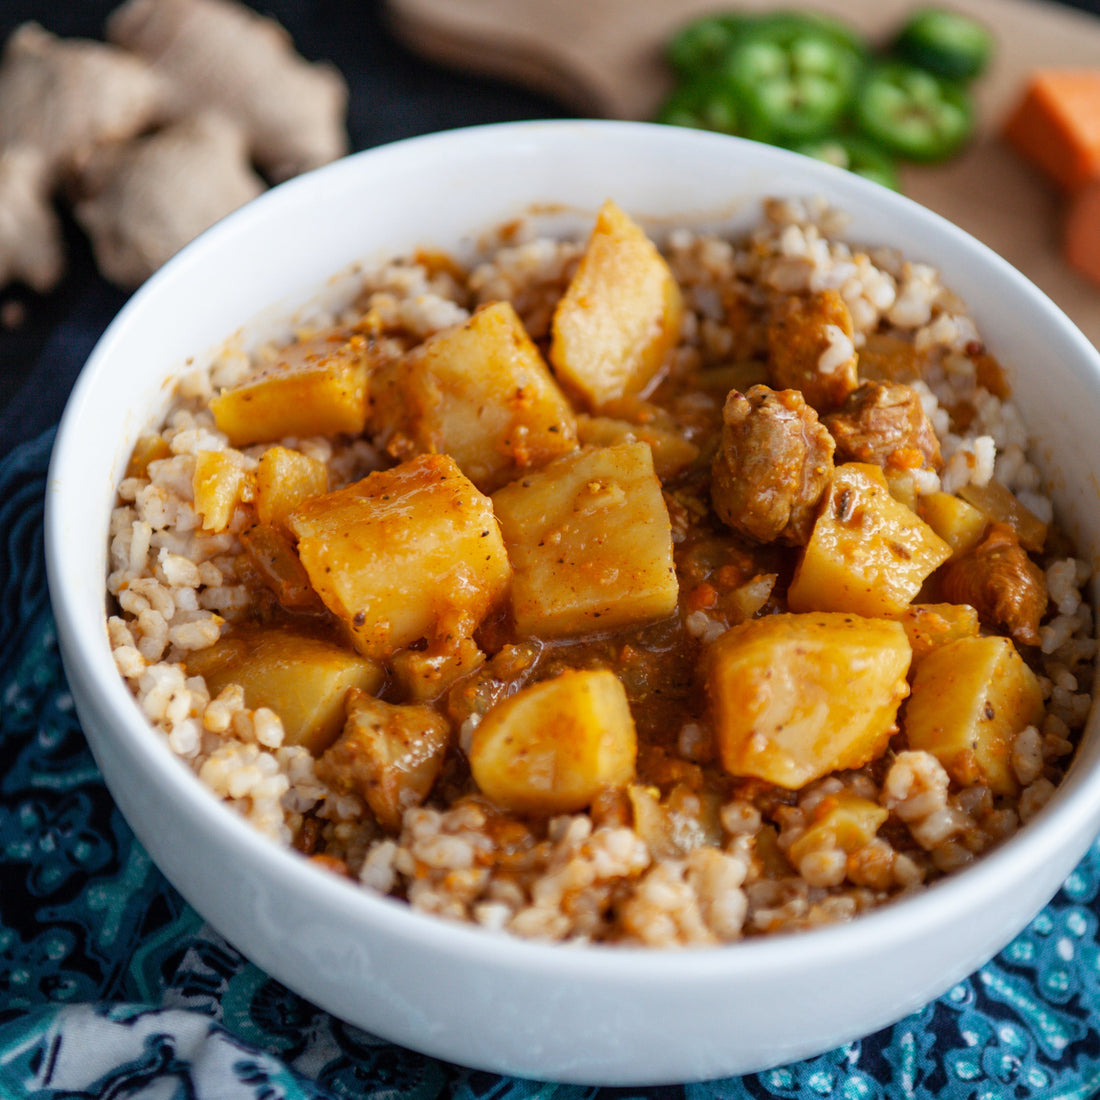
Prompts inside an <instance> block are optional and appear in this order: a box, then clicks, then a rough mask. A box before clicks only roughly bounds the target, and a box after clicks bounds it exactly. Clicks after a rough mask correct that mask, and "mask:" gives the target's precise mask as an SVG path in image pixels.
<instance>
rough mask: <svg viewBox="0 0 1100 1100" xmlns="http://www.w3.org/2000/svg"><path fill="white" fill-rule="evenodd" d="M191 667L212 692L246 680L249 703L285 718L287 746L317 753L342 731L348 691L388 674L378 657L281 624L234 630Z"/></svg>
mask: <svg viewBox="0 0 1100 1100" xmlns="http://www.w3.org/2000/svg"><path fill="white" fill-rule="evenodd" d="M187 669H188V672H190V673H191V674H192V675H199V676H202V677H204V678H205V680H206V685H207V687H208V688H209V689H210V693H211V694H212V695H217V694H219V693H220V692H221V691H223V690H224V689H225V688H226V687H227V686H228V685H229V684H240V686H241V687H242V688H244V698H245V703H246V704H247V705H248V706H249V707H253V708H256V707H268V708H270V709H271V710H273V711H275V713H276V714H278V715H279V717H280V718H282V720H283V730H284V738H283V744H284V745H304V746H305V747H306V748H307V749H309V751H310V752H311V753H313V755H314V756H319V755H320V754H321V753H322V752H324V751H325V749H327V748H328V746H329V745H331V744H332V742H333V741H334V740H335V739H336V738H337V737H338V736H339V734H340V729H341V727H342V726H343V724H344V718H345V713H344V699H345V696H346V695H347V693H348V691H349V690H350V689H352V688H359V689H361V690H363V691H377V690H378V688H380V687H381V686H382V681H383V679H384V678H385V672H384V671H383V669H382V666H381V665H379V664H378V663H377V662H376V661H369V660H367V659H366V658H365V657H360V656H359V655H358V654H357V653H353V652H351V651H350V650H347V649H345V648H343V647H342V646H338V645H335V644H334V643H332V642H328V641H325V640H324V639H321V638H315V637H312V636H311V635H308V634H300V633H298V632H296V631H293V630H290V629H283V628H277V627H270V628H267V629H262V630H256V631H247V632H242V633H239V634H234V635H230V636H229V637H228V638H224V639H222V640H221V641H219V642H216V643H215V644H214V645H212V646H211V647H210V648H209V649H204V650H199V651H198V652H196V653H192V654H191V655H190V656H189V657H188V659H187Z"/></svg>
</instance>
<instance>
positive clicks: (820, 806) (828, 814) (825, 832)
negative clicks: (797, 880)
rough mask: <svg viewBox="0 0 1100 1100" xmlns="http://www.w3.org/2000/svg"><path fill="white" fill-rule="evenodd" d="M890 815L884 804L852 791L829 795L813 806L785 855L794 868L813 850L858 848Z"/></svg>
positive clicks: (873, 834) (869, 841)
mask: <svg viewBox="0 0 1100 1100" xmlns="http://www.w3.org/2000/svg"><path fill="white" fill-rule="evenodd" d="M889 816H890V812H889V810H887V809H886V808H885V807H883V806H880V805H879V804H878V803H877V802H871V801H870V800H869V799H866V798H860V797H859V796H858V795H855V794H852V792H851V791H837V793H836V794H828V795H826V796H825V797H824V798H823V799H821V801H820V802H818V803H817V805H816V806H814V808H813V811H812V812H811V815H810V822H809V824H808V825H807V826H806V831H805V832H804V833H803V834H802V835H801V836H800V837H799V838H798V839H797V840H796V841H795V842H794V843H793V844H792V845H791V846H790V848H789V849H788V850H787V856H788V858H789V859H790V860H791V862H792V863H793V864H794V865H795V866H796V867H797V866H798V865H799V864H800V863H801V862H802V860H803V859H804V858H805V857H806V856H808V855H810V854H811V853H813V852H815V851H821V850H827V849H830V848H839V849H840V850H841V851H842V852H855V851H858V850H859V849H860V848H864V847H866V846H867V845H868V844H870V843H871V841H872V840H874V838H875V834H876V833H877V832H878V831H879V828H880V827H881V825H882V824H883V822H885V821H886V819H887V818H888V817H889Z"/></svg>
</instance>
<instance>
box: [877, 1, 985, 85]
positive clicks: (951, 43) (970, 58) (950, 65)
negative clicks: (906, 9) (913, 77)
mask: <svg viewBox="0 0 1100 1100" xmlns="http://www.w3.org/2000/svg"><path fill="white" fill-rule="evenodd" d="M894 50H895V52H896V53H897V54H898V55H899V56H900V57H903V58H905V60H907V61H911V62H912V63H913V64H914V65H919V66H920V67H921V68H922V69H927V70H928V71H929V72H932V73H937V74H938V75H939V76H946V77H949V78H950V79H952V80H973V79H974V78H975V77H976V76H978V75H980V74H981V73H982V72H983V71H984V70H985V68H986V66H987V65H988V64H989V59H990V57H991V56H992V54H993V35H992V34H991V33H990V31H989V28H988V27H986V26H985V25H984V24H982V23H979V22H978V21H977V20H976V19H971V18H970V17H969V16H967V15H963V14H962V13H961V12H956V11H948V10H946V9H944V8H921V9H920V10H918V11H916V12H914V13H913V14H912V15H911V16H910V17H909V19H908V20H907V21H906V22H905V25H904V26H903V27H902V28H901V30H900V31H899V32H898V35H897V37H896V39H895V40H894Z"/></svg>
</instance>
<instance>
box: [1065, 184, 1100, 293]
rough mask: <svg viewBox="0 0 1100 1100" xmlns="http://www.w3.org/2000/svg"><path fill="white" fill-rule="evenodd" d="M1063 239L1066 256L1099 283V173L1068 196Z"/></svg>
mask: <svg viewBox="0 0 1100 1100" xmlns="http://www.w3.org/2000/svg"><path fill="white" fill-rule="evenodd" d="M1063 240H1064V252H1065V257H1066V259H1067V260H1069V262H1070V263H1071V264H1072V265H1073V266H1074V267H1075V268H1077V270H1078V271H1080V272H1081V273H1082V274H1083V275H1087V276H1088V277H1089V278H1090V279H1094V280H1095V281H1096V282H1098V283H1100V176H1098V177H1097V178H1096V179H1094V180H1093V181H1092V182H1091V183H1087V184H1085V186H1084V187H1082V188H1080V189H1079V190H1078V191H1077V192H1076V193H1075V194H1074V196H1073V198H1072V199H1071V200H1070V206H1069V212H1068V214H1067V216H1066V225H1065V237H1064V238H1063Z"/></svg>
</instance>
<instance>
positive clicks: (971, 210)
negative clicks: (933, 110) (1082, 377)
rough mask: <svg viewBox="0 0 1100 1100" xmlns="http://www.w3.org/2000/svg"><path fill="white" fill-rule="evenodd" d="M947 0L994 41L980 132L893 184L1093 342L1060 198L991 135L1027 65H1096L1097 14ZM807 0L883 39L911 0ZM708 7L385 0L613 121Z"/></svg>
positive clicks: (474, 67) (452, 42)
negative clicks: (1036, 291)
mask: <svg viewBox="0 0 1100 1100" xmlns="http://www.w3.org/2000/svg"><path fill="white" fill-rule="evenodd" d="M951 4H952V6H953V7H954V8H955V9H957V10H959V11H962V12H967V13H969V14H971V15H973V16H975V17H977V18H978V19H981V20H982V21H983V22H984V23H986V24H987V25H988V26H989V27H990V29H991V30H992V31H993V32H994V34H995V36H996V39H997V50H996V56H995V60H994V62H993V65H992V66H991V68H990V71H989V72H988V73H987V74H986V75H985V76H983V77H982V79H981V80H980V81H979V83H978V85H977V89H976V95H977V98H978V102H979V110H980V118H981V130H980V133H979V135H978V138H977V140H976V141H975V142H974V143H973V145H972V146H970V148H969V149H968V150H967V151H966V152H965V153H964V154H962V155H961V156H959V157H958V158H956V159H955V160H953V161H952V162H950V163H949V164H947V165H944V166H939V167H935V168H925V167H921V168H916V167H913V168H910V167H906V168H905V169H904V171H903V187H904V190H905V193H906V194H907V195H909V196H910V197H912V198H914V199H916V200H917V201H918V202H921V203H923V204H924V205H925V206H928V207H930V208H931V209H933V210H935V211H937V212H938V213H940V214H943V215H944V216H945V217H947V218H949V219H950V220H951V221H953V222H955V223H956V224H957V225H960V226H962V228H964V229H966V230H967V231H969V232H970V233H972V234H973V235H974V236H975V237H977V238H979V239H980V240H982V241H984V242H985V243H986V244H988V245H989V246H990V247H992V248H993V249H995V250H996V251H997V252H999V253H1000V254H1001V255H1002V256H1004V257H1005V258H1006V259H1007V260H1009V261H1010V262H1011V263H1012V264H1014V265H1015V266H1016V267H1018V268H1019V269H1020V270H1021V271H1022V272H1024V274H1025V275H1027V276H1028V277H1029V278H1030V279H1031V280H1032V281H1033V282H1035V283H1037V284H1038V285H1039V286H1040V287H1042V289H1043V290H1045V291H1046V292H1047V294H1049V295H1050V297H1051V298H1053V299H1054V301H1055V302H1057V303H1058V305H1060V306H1061V307H1062V309H1064V310H1065V311H1066V312H1067V313H1068V314H1069V315H1070V316H1071V317H1072V318H1073V319H1074V321H1076V322H1077V324H1078V325H1079V326H1080V327H1081V328H1082V329H1083V330H1084V332H1085V333H1086V335H1087V336H1088V337H1089V338H1090V339H1091V340H1092V341H1093V343H1094V344H1096V345H1097V346H1098V347H1100V286H1097V285H1096V284H1095V283H1092V282H1090V281H1088V280H1086V279H1085V278H1083V277H1082V276H1080V275H1078V274H1076V273H1075V272H1074V271H1073V270H1072V269H1071V268H1069V267H1068V266H1067V265H1066V264H1065V263H1064V262H1063V260H1062V258H1061V252H1060V249H1061V232H1062V219H1063V216H1064V202H1063V199H1062V196H1061V195H1059V194H1058V192H1057V191H1056V190H1055V189H1054V188H1053V187H1052V186H1051V185H1050V184H1048V183H1047V182H1046V180H1044V179H1043V178H1041V177H1040V176H1039V175H1038V174H1037V173H1036V172H1035V171H1034V170H1033V169H1032V168H1031V167H1030V166H1029V165H1027V164H1026V163H1024V162H1023V161H1022V160H1021V159H1020V158H1019V157H1018V156H1017V155H1016V154H1015V153H1014V152H1013V151H1012V150H1011V149H1009V148H1007V147H1006V146H1005V145H1004V144H1003V143H1002V142H1001V141H1000V139H999V138H998V131H999V128H1000V126H1001V124H1002V122H1003V120H1004V118H1005V117H1006V115H1007V113H1008V111H1009V110H1010V109H1011V107H1012V106H1013V105H1014V104H1015V102H1016V101H1017V99H1018V97H1019V95H1020V93H1021V90H1022V88H1023V85H1024V82H1025V80H1026V78H1027V75H1028V73H1029V72H1030V70H1032V69H1033V68H1036V67H1039V66H1044V65H1063V66H1073V65H1077V66H1090V67H1095V66H1100V19H1098V18H1096V17H1094V16H1091V15H1088V14H1086V13H1084V12H1079V11H1075V10H1072V9H1068V8H1064V7H1061V6H1058V5H1056V4H1052V3H1045V2H1043V0H951ZM725 6H727V7H737V8H745V9H750V8H754V9H761V10H762V9H765V8H768V7H775V6H777V4H776V3H774V2H773V3H769V2H768V0H737V2H736V3H730V4H728V5H725ZM779 6H784V7H794V6H797V0H794V2H783V0H780V5H779ZM813 6H814V7H815V8H817V9H818V10H821V11H824V12H829V13H831V14H833V15H836V16H839V17H841V18H844V19H847V20H849V21H850V22H852V23H853V24H854V25H856V26H857V27H859V28H860V29H861V30H862V31H863V32H864V33H865V34H867V35H868V37H869V38H870V39H871V40H872V41H883V40H885V39H886V38H887V37H888V36H889V35H890V34H891V32H892V31H893V30H894V29H895V28H897V26H898V25H899V24H900V23H901V21H902V20H903V19H904V17H905V15H906V13H907V12H908V11H909V10H911V8H912V6H913V0H814V4H813ZM721 7H723V3H722V0H389V11H390V16H391V22H392V25H393V27H394V30H395V32H396V33H397V34H398V35H399V36H400V37H401V38H402V39H403V40H404V41H405V42H406V43H407V44H408V45H410V46H411V47H412V48H413V49H415V50H417V51H419V52H420V53H422V54H423V55H424V56H426V57H429V58H431V59H432V60H435V61H438V62H441V63H443V64H445V65H448V66H451V67H456V68H461V69H464V70H466V71H469V72H475V73H479V74H482V75H487V76H493V77H497V78H501V79H504V80H509V81H514V82H517V83H520V84H522V85H524V86H526V87H527V88H529V89H531V90H534V91H538V92H541V93H544V94H547V95H550V96H552V97H555V98H557V99H559V100H560V101H561V102H562V103H563V104H564V105H568V107H569V108H571V109H572V110H573V111H575V112H577V113H579V114H582V115H592V116H598V117H607V118H622V119H645V118H649V117H651V116H652V114H653V112H654V110H655V109H656V108H657V106H658V105H659V104H660V102H661V100H662V99H663V97H664V96H665V94H666V93H667V92H668V90H669V88H670V87H671V84H672V77H671V74H670V73H669V71H668V69H667V67H666V66H665V64H664V62H663V59H662V52H661V50H662V44H663V43H664V42H665V41H666V40H667V39H668V37H669V35H670V34H671V33H672V31H673V30H674V29H675V28H676V27H677V26H679V25H680V24H681V23H683V22H684V21H686V20H687V19H690V18H692V17H694V16H697V15H702V14H705V13H707V12H710V11H714V10H715V9H717V8H721Z"/></svg>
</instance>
